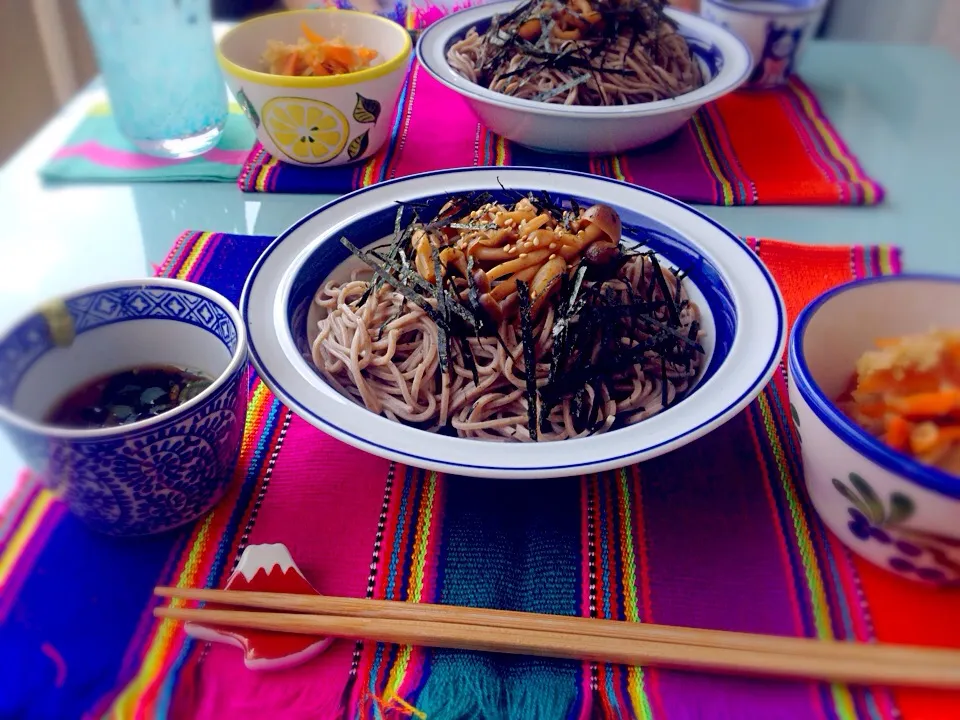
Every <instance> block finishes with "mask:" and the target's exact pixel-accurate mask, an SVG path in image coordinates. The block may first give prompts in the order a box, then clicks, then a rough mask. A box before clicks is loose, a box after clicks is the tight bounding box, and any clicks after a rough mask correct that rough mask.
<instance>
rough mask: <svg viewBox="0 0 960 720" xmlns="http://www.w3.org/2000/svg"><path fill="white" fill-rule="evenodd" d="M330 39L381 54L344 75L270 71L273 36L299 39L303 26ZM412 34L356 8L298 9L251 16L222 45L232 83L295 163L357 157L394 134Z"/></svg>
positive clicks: (267, 140)
mask: <svg viewBox="0 0 960 720" xmlns="http://www.w3.org/2000/svg"><path fill="white" fill-rule="evenodd" d="M302 23H306V24H307V25H308V26H309V27H310V29H311V30H313V31H314V32H316V33H318V34H320V35H323V36H324V37H328V38H335V37H340V38H343V40H344V41H346V42H347V43H349V44H351V45H363V46H365V47H368V48H370V49H372V50H376V51H377V58H376V59H375V60H374V63H373V65H372V66H371V67H369V68H366V69H363V70H359V71H357V72H353V73H347V74H345V75H330V76H325V77H290V76H286V75H273V74H270V73H268V72H265V71H264V69H263V66H262V65H261V57H262V55H263V52H264V50H266V48H267V42H268V41H270V40H280V41H283V42H288V43H296V42H297V40H298V38H300V37H301V35H302V31H301V24H302ZM411 50H412V43H411V41H410V34H409V33H408V32H407V31H406V30H405V29H404V28H403V27H401V26H400V25H398V24H397V23H395V22H393V21H391V20H387V19H386V18H382V17H379V16H377V15H370V14H367V13H362V12H356V11H353V10H338V9H321V10H293V11H289V12H279V13H273V14H270V15H262V16H260V17H256V18H253V19H251V20H247V21H246V22H243V23H240V24H239V25H237V26H236V27H234V28H233V29H231V30H230V31H229V32H228V33H227V34H226V35H224V36H223V38H222V39H221V40H220V43H219V45H218V48H217V57H218V59H219V61H220V67H221V68H223V72H224V75H225V76H226V79H227V85H229V86H230V90H231V91H232V92H233V94H234V96H235V97H236V98H237V102H238V103H239V104H240V107H241V108H243V111H244V113H245V114H246V116H247V118H249V120H250V122H251V123H253V126H254V128H255V129H256V132H257V139H258V140H260V142H261V143H262V144H263V146H264V147H265V148H266V149H267V151H268V152H269V153H270V154H271V155H273V156H274V157H276V158H278V159H280V160H283V161H285V162H288V163H293V164H295V165H303V166H307V167H332V166H334V165H344V164H346V163H352V162H359V161H361V160H364V159H366V158H368V157H370V156H371V155H373V154H374V153H375V152H377V150H379V149H380V148H381V147H382V146H383V144H384V143H385V142H386V141H387V138H388V137H389V136H390V125H391V119H392V117H393V111H394V109H395V108H396V105H397V100H398V98H399V97H400V91H401V89H402V88H403V82H404V79H405V78H406V74H407V69H408V68H409V65H410V55H411Z"/></svg>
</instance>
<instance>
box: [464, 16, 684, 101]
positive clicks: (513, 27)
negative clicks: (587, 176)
mask: <svg viewBox="0 0 960 720" xmlns="http://www.w3.org/2000/svg"><path fill="white" fill-rule="evenodd" d="M662 6H663V3H662V0H567V1H565V2H564V1H562V0H532V1H531V2H528V3H525V4H524V5H522V6H521V8H518V10H515V11H514V12H513V13H510V14H509V15H507V16H506V17H504V18H500V19H499V20H495V21H494V22H493V24H492V25H491V26H490V28H489V29H488V30H487V31H486V32H485V33H483V34H482V35H481V34H479V33H478V32H477V28H476V27H473V28H471V29H470V30H469V31H468V32H467V35H466V37H464V38H463V39H462V40H459V41H458V42H456V43H454V44H453V45H452V46H451V47H450V50H449V51H448V53H447V60H448V61H449V63H450V66H451V67H452V68H453V69H454V70H456V71H457V72H458V73H460V74H461V75H463V76H464V77H465V78H467V79H468V80H470V81H471V82H475V83H477V84H479V85H482V86H484V87H487V88H489V89H490V90H495V91H497V92H500V93H503V94H505V95H512V96H514V97H518V98H524V99H527V100H539V101H542V102H548V103H556V104H565V105H593V106H600V105H627V104H633V103H644V102H653V101H656V100H663V99H667V98H674V97H677V96H678V95H682V94H683V93H687V92H691V91H692V90H695V89H697V88H699V87H700V86H701V85H702V84H703V78H702V76H701V71H700V66H699V64H698V62H697V60H696V58H694V57H693V55H692V54H691V52H690V48H689V46H688V45H687V41H686V40H685V39H684V38H683V37H682V36H681V35H680V34H678V33H677V31H676V27H675V25H674V24H673V23H672V21H671V20H670V19H669V18H667V17H666V15H664V14H663V7H662Z"/></svg>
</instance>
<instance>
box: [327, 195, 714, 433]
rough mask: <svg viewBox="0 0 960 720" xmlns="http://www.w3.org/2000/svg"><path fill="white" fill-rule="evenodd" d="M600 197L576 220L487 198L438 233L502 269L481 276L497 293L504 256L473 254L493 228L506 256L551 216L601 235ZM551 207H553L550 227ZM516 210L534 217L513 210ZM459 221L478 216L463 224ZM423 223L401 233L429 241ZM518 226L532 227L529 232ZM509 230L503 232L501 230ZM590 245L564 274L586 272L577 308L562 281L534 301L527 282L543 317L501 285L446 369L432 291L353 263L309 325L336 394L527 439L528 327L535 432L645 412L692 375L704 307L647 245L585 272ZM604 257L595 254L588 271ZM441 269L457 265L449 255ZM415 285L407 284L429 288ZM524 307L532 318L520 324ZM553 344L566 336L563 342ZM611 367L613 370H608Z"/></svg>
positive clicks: (383, 409) (585, 427) (407, 416)
mask: <svg viewBox="0 0 960 720" xmlns="http://www.w3.org/2000/svg"><path fill="white" fill-rule="evenodd" d="M596 208H605V209H606V210H607V211H610V209H609V208H606V206H594V207H593V208H591V209H589V210H587V211H582V210H580V211H579V215H578V218H575V219H573V220H571V217H572V213H567V212H565V213H564V218H565V219H564V220H563V221H561V219H560V218H557V217H556V216H555V214H552V213H548V212H539V214H538V210H540V209H538V208H534V206H533V205H532V204H531V203H530V202H529V201H527V200H523V201H521V202H519V203H517V204H516V205H515V206H513V208H507V207H504V206H502V205H495V204H487V205H484V206H482V207H481V208H479V210H476V211H474V212H473V213H471V214H469V215H468V216H467V217H466V218H465V219H462V220H460V221H459V224H458V225H457V226H458V227H459V228H464V229H458V230H456V231H448V232H447V233H446V235H444V234H442V233H441V234H440V235H439V237H441V238H443V237H446V241H445V242H447V243H448V244H446V245H444V247H445V248H450V247H458V248H462V249H463V250H464V251H465V252H466V253H467V255H469V256H470V257H471V263H470V268H471V271H472V272H474V273H477V272H481V273H485V276H486V277H493V278H494V281H493V284H492V288H493V289H492V290H490V287H491V286H489V285H487V286H485V287H482V288H481V290H487V291H489V292H490V293H491V294H494V293H495V290H496V288H497V287H498V286H499V285H502V284H503V283H507V282H510V279H509V278H508V277H507V276H506V275H503V274H502V273H501V272H499V271H498V268H501V267H503V266H504V265H505V263H500V264H499V265H494V266H493V267H488V268H487V269H486V270H479V269H477V268H476V267H475V266H474V264H473V258H475V257H477V253H478V251H480V250H484V249H486V250H490V249H492V248H493V247H494V246H493V245H492V244H480V243H481V242H485V243H493V242H494V241H496V240H497V238H498V237H499V235H498V233H501V232H503V230H506V231H511V232H512V233H513V234H512V236H511V237H512V238H514V239H515V240H516V242H515V244H514V245H513V246H511V245H509V244H508V245H505V246H504V247H506V248H507V250H506V251H505V252H506V254H507V256H508V257H513V255H512V254H511V253H510V248H511V247H517V248H519V249H520V250H523V249H525V246H524V242H526V241H525V240H524V238H529V237H530V236H534V237H533V239H535V240H539V238H540V237H543V236H542V235H540V236H536V233H538V232H540V233H542V232H544V231H545V230H547V229H549V225H554V227H553V229H552V230H549V232H551V233H556V235H557V236H558V237H559V236H560V235H562V234H563V233H564V232H566V231H565V230H564V229H563V228H564V227H567V228H569V229H570V233H569V236H570V237H572V238H574V239H576V238H580V239H582V238H585V237H586V238H588V239H589V238H591V237H593V238H596V237H597V233H598V232H599V231H594V232H593V233H592V234H591V233H589V232H585V229H584V228H586V230H590V225H589V224H588V223H587V220H586V219H585V218H590V217H592V218H595V219H597V218H601V219H602V218H603V213H602V212H597V211H596V210H595V209H596ZM610 212H612V211H610ZM544 216H549V217H550V223H549V224H547V225H546V226H545V225H544V222H543V218H544ZM519 217H525V218H527V219H526V220H523V221H520V222H519V223H517V222H515V220H517V219H518V218H519ZM465 220H471V221H473V222H474V224H473V225H470V226H465V225H464V224H463V223H464V221H465ZM606 220H607V221H609V220H610V218H607V219H606ZM476 223H486V224H481V225H479V227H482V228H485V229H483V230H476V229H470V228H474V227H478V225H477V224H476ZM417 227H418V228H419V229H414V230H409V231H408V232H409V235H408V236H407V237H408V238H410V239H411V240H412V239H415V238H420V240H421V241H422V240H423V238H424V234H423V233H422V229H423V227H424V226H423V225H419V226H417ZM427 227H428V229H429V227H430V226H427ZM447 227H449V226H447ZM494 227H502V228H503V230H499V229H493V228H494ZM604 227H605V228H607V229H608V231H609V232H614V231H615V232H616V234H617V237H616V238H615V240H616V241H617V242H619V232H620V228H619V219H617V224H616V227H615V228H614V227H611V226H610V224H609V222H606V224H605V225H604ZM524 229H525V230H526V234H525V235H524V234H521V233H522V232H523V230H524ZM574 232H575V233H576V234H574ZM458 238H459V239H458ZM505 239H509V238H502V239H501V240H505ZM609 240H610V238H609V236H608V235H602V236H599V239H594V240H592V244H596V243H598V242H599V243H605V246H603V247H607V249H609V246H611V244H612V243H610V241H609ZM438 242H443V241H438ZM529 242H532V241H529ZM411 247H412V248H416V247H418V243H416V242H413V243H412V245H411ZM414 252H415V250H414ZM619 252H622V251H619ZM487 254H489V253H487ZM568 255H569V254H568ZM481 256H482V254H481ZM534 256H535V254H534V253H525V254H520V255H519V257H526V258H531V259H533V258H534ZM377 257H380V256H377ZM435 257H437V254H436V253H435ZM555 257H559V256H557V255H556V254H554V255H552V256H551V257H550V258H549V259H546V260H545V261H544V262H543V263H542V265H539V266H538V267H539V268H546V267H549V263H550V262H555V260H554V258H555ZM596 257H597V254H596V253H593V254H591V253H590V252H589V246H587V248H586V249H584V248H582V247H581V248H580V249H578V251H577V254H576V255H575V256H573V255H570V264H569V266H568V267H566V268H564V269H563V270H562V272H561V275H562V276H563V277H562V278H561V279H563V280H564V283H566V285H565V286H568V285H569V284H568V283H567V274H569V275H570V276H578V277H579V278H580V281H582V284H581V285H579V286H578V287H577V288H576V289H575V290H574V291H573V292H572V295H573V297H575V298H576V297H579V298H580V299H579V300H578V304H577V305H576V309H575V312H573V313H572V314H571V313H570V312H568V311H569V310H570V306H569V305H568V306H567V307H564V304H563V303H564V294H563V291H561V290H553V291H551V292H552V295H551V296H550V302H543V303H542V304H541V305H539V306H538V305H537V300H536V298H537V297H538V296H537V294H536V293H537V288H538V287H540V286H538V284H537V282H536V280H531V281H530V287H531V297H532V298H533V300H532V302H533V306H534V307H538V308H539V310H538V311H537V312H538V314H537V315H536V316H532V315H529V314H528V315H527V316H524V315H523V313H522V312H521V311H522V309H523V308H522V307H521V310H517V309H516V304H515V303H511V302H510V301H509V300H508V299H507V298H506V297H504V293H499V294H496V297H500V298H502V299H503V302H502V304H501V305H500V306H499V308H500V311H501V312H502V314H501V318H500V320H499V324H498V325H497V327H496V332H487V333H486V334H485V335H484V334H481V333H479V332H478V333H475V334H470V335H466V334H465V335H464V336H463V337H462V338H460V346H459V347H455V348H454V349H453V350H452V351H451V352H449V353H448V355H449V357H448V360H447V364H448V367H446V368H444V367H443V358H442V357H441V355H442V353H441V346H442V343H443V342H445V341H449V340H448V339H447V338H446V337H445V336H444V337H441V333H440V329H439V327H438V323H437V321H436V320H435V318H436V317H439V314H438V305H439V303H438V301H437V298H436V296H433V297H429V298H425V299H424V302H423V304H422V305H418V304H416V303H414V302H411V301H410V296H409V293H407V294H406V295H405V294H404V293H403V292H400V291H398V290H397V289H395V288H394V287H391V286H390V285H386V284H382V285H381V286H380V287H379V288H373V289H372V288H371V280H370V276H371V273H369V272H367V271H366V270H364V271H356V272H354V273H353V275H352V278H351V279H350V280H348V281H346V282H339V283H338V282H328V283H325V284H324V285H323V286H322V287H320V288H319V289H318V291H317V293H316V295H315V297H314V301H313V302H314V308H313V309H312V311H311V313H310V316H311V318H312V319H313V320H312V322H313V323H315V327H314V329H313V330H312V331H309V336H310V337H314V334H315V339H314V340H313V342H312V348H311V357H312V360H313V363H314V364H315V365H316V367H317V368H318V369H319V370H320V372H321V373H322V374H323V376H324V377H325V378H326V379H327V380H328V381H329V382H330V384H331V385H333V387H335V388H336V389H337V390H338V391H339V392H340V393H342V394H343V395H345V396H346V397H348V398H350V399H352V400H354V401H355V402H357V403H359V404H361V405H364V406H365V407H366V408H368V409H369V410H370V411H371V412H374V413H377V414H380V415H383V416H385V417H387V418H390V419H392V420H396V421H398V422H402V423H406V424H414V425H416V426H417V427H420V428H423V429H426V430H431V431H438V430H445V431H450V430H452V431H454V432H455V433H456V434H457V435H459V436H460V437H466V438H480V439H486V440H498V441H526V440H531V439H532V438H531V432H530V418H531V412H530V411H531V408H530V397H531V394H530V392H529V390H530V387H529V386H528V385H527V375H526V363H525V361H524V349H525V348H524V336H525V333H526V337H527V338H529V339H530V340H531V341H532V343H533V344H534V345H535V349H534V357H535V358H536V369H535V377H536V386H537V392H536V394H535V395H534V397H535V398H536V399H535V402H536V407H535V413H536V415H537V417H538V423H537V424H538V425H539V427H538V431H537V437H536V438H533V439H538V440H562V439H567V438H576V437H583V436H586V435H589V434H592V433H596V432H603V431H606V430H609V429H611V428H614V427H620V426H623V425H630V424H633V423H636V422H639V421H641V420H644V419H645V418H648V417H650V416H652V415H655V414H656V413H658V412H660V411H661V410H663V409H664V407H666V406H669V405H672V404H673V403H674V402H676V401H677V400H678V399H680V398H681V397H682V396H683V394H684V393H685V392H686V391H687V390H688V389H689V388H690V387H691V385H692V383H693V381H694V380H695V378H696V375H697V372H698V370H699V367H700V365H701V359H702V351H699V352H692V351H690V352H688V350H690V348H691V347H694V346H695V347H696V348H699V345H698V344H697V343H696V338H697V337H698V335H699V326H700V311H699V308H698V307H697V305H696V304H695V303H693V302H692V301H691V300H690V298H689V296H688V294H687V291H686V288H685V287H684V282H683V280H682V278H681V277H679V276H678V274H677V273H676V272H674V271H672V270H670V269H668V268H667V267H665V266H661V265H660V263H659V262H658V261H657V260H656V258H655V256H653V255H652V254H651V253H647V252H643V253H641V252H634V253H623V254H622V255H621V256H620V259H619V260H616V261H611V262H612V264H610V265H608V266H607V267H608V270H607V272H606V275H604V271H603V270H602V268H601V271H600V274H599V275H597V273H596V272H594V273H592V274H588V273H587V272H585V270H586V269H587V268H586V265H585V264H590V263H591V258H592V259H593V262H594V263H596V262H597V261H596ZM507 262H516V261H515V260H508V261H507ZM603 262H607V260H603ZM404 263H406V261H405V260H404ZM407 267H409V268H412V267H413V266H412V265H407ZM596 267H597V266H596V265H595V264H594V265H592V266H591V268H592V269H593V270H596ZM578 268H584V271H578ZM427 269H428V268H425V267H421V269H420V270H421V272H423V271H424V270H427ZM533 270H534V272H533V273H530V272H529V271H528V272H527V274H526V277H527V278H531V277H532V275H535V274H536V273H537V267H534V268H533ZM447 271H448V272H449V273H450V274H455V273H456V270H455V269H454V267H453V263H452V262H451V263H450V265H449V267H448V268H447ZM520 272H523V270H521V271H520ZM520 272H518V273H515V275H518V274H520ZM433 281H436V277H435V276H434V277H433ZM466 282H467V281H466V280H465V279H464V280H462V281H461V282H460V284H459V285H458V284H457V283H455V282H454V280H453V279H451V280H450V284H451V287H453V288H454V289H456V288H459V287H462V286H463V285H464V283H466ZM521 282H522V281H521ZM417 283H420V281H419V280H418V281H417ZM417 283H414V284H413V286H415V287H422V288H423V287H430V286H428V285H425V284H424V283H420V284H419V285H417ZM471 287H473V285H471ZM524 287H526V286H525V285H524ZM460 292H461V294H466V293H467V292H468V291H467V290H465V289H464V290H461V291H460ZM543 292H546V291H543ZM578 293H579V294H578ZM452 295H453V294H452ZM453 296H454V297H456V295H453ZM508 297H512V296H508ZM540 297H543V296H540ZM529 307H530V306H527V309H528V311H529ZM496 312H497V310H496V309H494V313H496ZM431 315H432V316H433V317H431ZM524 317H526V320H527V322H528V323H529V325H528V326H527V327H528V328H529V330H525V329H524ZM604 318H607V320H604ZM610 318H612V319H610ZM567 334H569V338H567ZM664 337H665V338H666V340H663V338H664ZM558 343H559V347H561V348H563V349H562V350H561V351H560V352H559V354H558V352H557V347H558ZM564 343H566V344H565V345H564ZM645 343H646V344H645ZM463 345H466V348H464V347H463ZM631 350H633V351H634V354H633V355H629V356H628V361H627V363H626V364H624V363H623V361H622V357H620V356H618V355H617V354H618V353H623V352H629V351H631ZM615 356H616V357H620V364H619V365H617V366H616V367H615V364H614V363H613V362H612V360H611V358H614V357H615ZM605 363H606V364H605ZM557 367H559V368H560V370H561V372H562V373H567V374H569V375H572V376H576V373H578V372H579V373H581V374H582V375H583V376H582V378H581V380H582V382H581V381H580V380H576V379H574V380H573V381H572V384H571V385H569V386H564V385H563V382H564V381H566V380H567V376H566V375H565V376H564V377H563V378H561V377H560V376H561V372H557ZM605 367H607V368H608V369H610V368H612V371H611V372H603V371H602V370H603V369H604V368H605ZM474 371H476V372H475V373H474ZM584 373H585V374H584ZM558 387H559V388H560V389H559V390H558V389H557V388H558ZM585 415H589V416H588V417H585Z"/></svg>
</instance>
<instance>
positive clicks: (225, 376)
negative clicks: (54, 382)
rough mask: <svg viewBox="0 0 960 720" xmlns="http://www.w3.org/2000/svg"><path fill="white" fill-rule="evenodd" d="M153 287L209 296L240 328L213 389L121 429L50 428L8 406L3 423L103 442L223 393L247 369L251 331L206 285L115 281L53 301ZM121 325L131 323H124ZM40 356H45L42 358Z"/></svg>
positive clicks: (1, 413)
mask: <svg viewBox="0 0 960 720" xmlns="http://www.w3.org/2000/svg"><path fill="white" fill-rule="evenodd" d="M150 286H153V287H165V288H172V289H177V290H180V291H182V292H188V293H193V294H195V295H200V296H202V297H205V298H206V299H207V300H210V301H211V302H215V303H216V304H217V305H219V306H220V308H221V309H222V310H223V311H224V312H225V313H226V314H227V315H228V316H229V317H230V320H231V321H232V322H233V323H234V325H236V329H237V347H236V348H235V349H234V351H233V353H232V354H231V355H230V361H229V362H228V363H227V366H226V367H225V368H224V369H223V372H221V373H220V374H219V375H217V377H216V378H214V380H213V382H212V383H210V386H209V387H207V388H206V389H204V390H203V392H201V393H200V394H199V395H197V396H196V397H195V398H190V400H188V401H187V402H185V403H184V404H183V405H178V406H177V407H175V408H171V409H170V410H169V411H167V412H165V413H161V414H160V415H157V416H155V417H152V418H147V419H146V420H138V421H137V422H132V423H130V424H129V425H118V426H117V427H109V428H90V429H77V428H69V427H60V426H59V425H50V424H48V423H45V422H37V421H36V420H30V419H28V418H25V417H24V416H23V415H21V414H20V413H18V412H15V411H13V410H12V409H10V408H8V407H6V406H4V405H0V421H3V422H6V423H9V424H10V425H13V426H15V427H17V428H18V429H20V430H26V431H28V432H32V433H37V434H39V435H44V436H46V437H50V438H56V439H58V440H103V439H110V438H118V437H125V436H127V435H130V434H133V433H138V432H140V431H141V430H147V429H149V428H150V427H152V426H154V425H161V424H166V423H168V422H170V421H171V420H173V419H174V418H177V417H181V416H183V415H189V414H190V412H192V411H193V410H195V409H196V408H197V407H199V406H200V405H202V404H203V403H205V402H207V400H209V399H210V398H211V397H213V396H214V395H216V394H217V393H219V392H220V390H221V389H222V388H223V387H224V386H225V385H226V384H227V382H229V380H230V378H232V377H233V376H234V374H235V373H236V372H237V371H238V370H241V369H242V368H243V365H244V363H245V362H246V359H247V352H248V343H249V333H248V332H247V324H246V322H244V319H243V315H242V314H241V313H240V311H239V309H238V308H237V306H236V305H234V304H233V303H232V302H230V301H229V300H228V299H227V298H225V297H224V296H223V295H222V294H221V293H219V292H217V291H216V290H214V289H212V288H208V287H207V286H206V285H200V284H199V283H194V282H190V281H189V280H180V279H179V278H166V277H147V278H139V279H132V280H115V281H113V282H105V283H97V284H95V285H86V286H84V287H81V288H78V289H77V290H75V291H73V292H69V293H64V294H62V295H57V296H56V297H55V298H53V299H55V300H66V299H70V298H76V297H82V296H84V295H89V294H91V293H97V292H103V291H106V290H118V289H120V288H135V287H150ZM38 311H39V309H38V308H37V307H34V308H33V309H31V310H30V311H29V312H26V313H24V314H23V315H21V316H20V317H18V318H17V319H16V320H14V321H13V322H12V323H10V324H9V325H7V326H5V327H4V329H3V332H2V335H0V342H2V341H3V340H5V339H6V338H7V335H8V334H9V333H11V332H13V331H14V330H16V329H17V328H18V327H20V326H21V325H23V324H24V323H25V322H27V321H28V320H29V319H30V318H31V317H33V316H34V315H36V314H37V313H38ZM140 319H142V320H149V319H150V318H149V317H146V318H140ZM131 321H132V320H131ZM119 322H128V321H127V320H121V321H119ZM40 357H43V356H42V355H41V356H40ZM38 359H39V358H38Z"/></svg>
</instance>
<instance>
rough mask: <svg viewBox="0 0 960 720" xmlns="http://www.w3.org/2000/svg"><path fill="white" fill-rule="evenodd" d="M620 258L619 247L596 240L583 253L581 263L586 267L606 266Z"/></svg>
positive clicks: (605, 241)
mask: <svg viewBox="0 0 960 720" xmlns="http://www.w3.org/2000/svg"><path fill="white" fill-rule="evenodd" d="M619 256H620V245H619V244H617V243H612V242H610V241H609V240H597V241H595V242H592V243H590V245H588V246H587V249H586V250H584V251H583V261H584V262H585V263H586V264H587V265H608V264H609V263H611V262H613V261H614V260H616V259H617V258H618V257H619Z"/></svg>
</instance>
